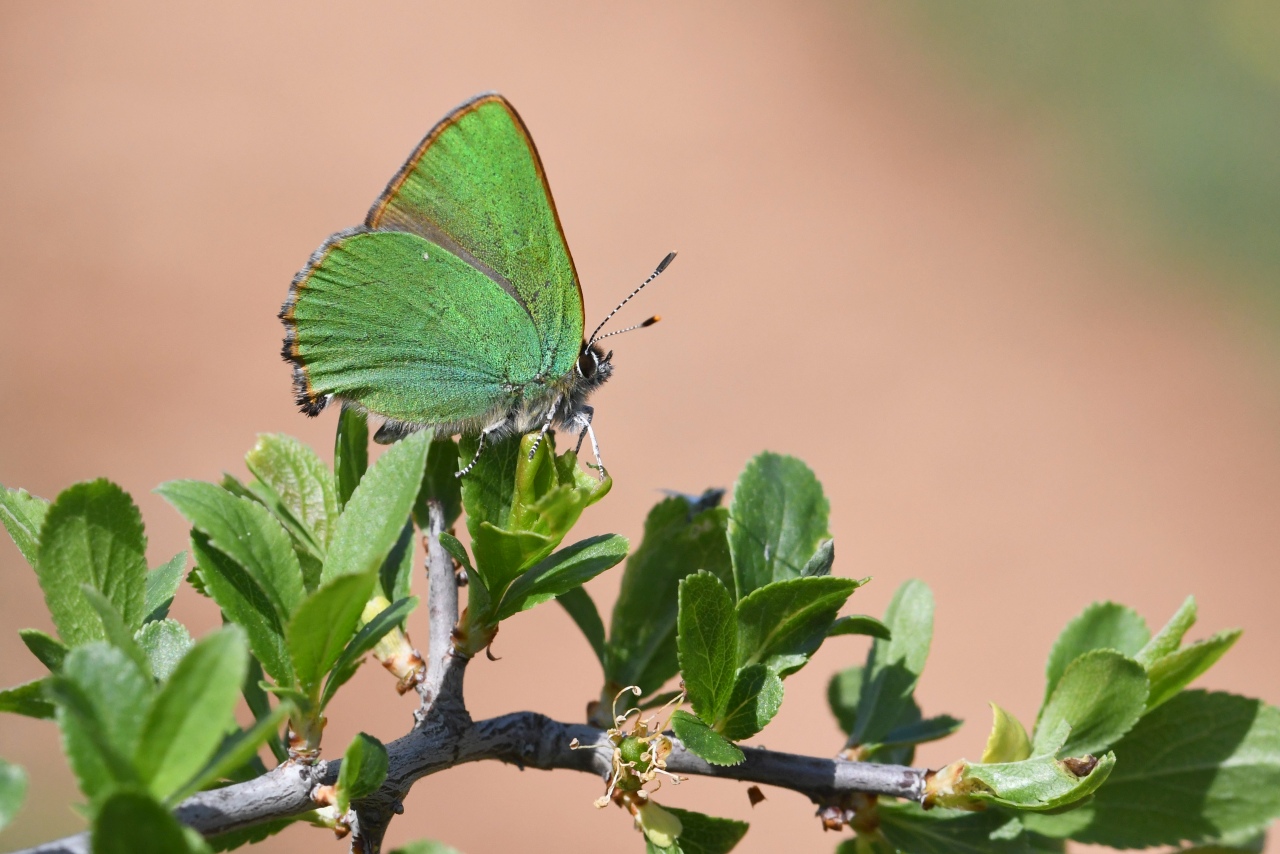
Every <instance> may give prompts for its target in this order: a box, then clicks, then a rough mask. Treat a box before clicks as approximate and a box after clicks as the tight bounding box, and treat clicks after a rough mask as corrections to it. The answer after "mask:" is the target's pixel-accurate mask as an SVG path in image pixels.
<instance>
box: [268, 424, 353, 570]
mask: <svg viewBox="0 0 1280 854" xmlns="http://www.w3.org/2000/svg"><path fill="white" fill-rule="evenodd" d="M244 462H245V465H246V466H247V467H248V469H249V471H250V472H252V473H253V476H254V477H256V478H257V479H258V480H259V481H260V482H261V483H262V484H263V485H265V486H266V487H267V488H268V489H270V491H271V495H272V497H273V498H275V499H276V500H277V502H278V507H271V505H270V504H269V505H268V506H269V507H271V509H272V510H273V511H274V512H277V515H283V516H285V517H286V519H287V520H288V521H287V522H285V527H286V528H288V529H289V530H290V531H291V532H295V530H296V533H297V534H299V535H301V536H302V537H304V538H306V539H308V540H309V545H310V546H312V548H313V549H314V550H315V551H316V553H317V555H318V556H319V557H321V558H323V557H324V554H325V550H326V549H327V547H328V545H329V540H330V538H331V537H332V535H333V526H334V524H335V523H336V522H337V519H338V513H339V512H340V506H339V504H338V492H337V486H336V485H335V484H334V479H333V474H332V473H331V472H330V471H329V467H328V466H327V465H325V464H324V461H323V460H321V459H320V457H319V456H317V455H316V452H315V451H313V450H311V448H309V447H307V446H306V445H304V444H302V443H301V442H299V441H298V440H297V439H295V438H293V437H292V436H286V435H284V434H283V433H264V434H262V435H260V436H258V441H257V443H256V444H255V445H254V446H253V448H252V450H250V451H249V453H248V454H246V455H245V458H244ZM273 503H275V502H273ZM281 521H285V520H284V519H282V520H281Z"/></svg>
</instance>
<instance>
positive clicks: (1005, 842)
mask: <svg viewBox="0 0 1280 854" xmlns="http://www.w3.org/2000/svg"><path fill="white" fill-rule="evenodd" d="M876 813H877V814H878V815H879V817H880V831H881V832H882V833H883V834H884V836H885V838H886V839H887V840H888V841H889V842H890V843H891V844H892V846H893V848H894V849H895V850H899V851H910V852H911V854H1060V852H1062V851H1063V846H1062V843H1061V842H1060V841H1058V840H1054V839H1046V838H1045V837H1043V836H1038V835H1036V834H1033V833H1028V832H1026V831H1022V832H1019V833H1017V834H1015V835H1013V836H1012V838H1008V837H1005V836H1003V835H1002V834H1003V833H1004V832H1005V828H1006V827H1007V826H1008V825H1009V817H1008V814H1007V813H1001V812H998V811H995V810H990V811H987V812H978V813H974V812H967V811H961V810H948V809H931V810H923V809H921V808H920V807H919V805H917V804H913V803H896V802H888V803H886V802H881V803H880V804H878V805H877V807H876ZM993 835H994V836H993Z"/></svg>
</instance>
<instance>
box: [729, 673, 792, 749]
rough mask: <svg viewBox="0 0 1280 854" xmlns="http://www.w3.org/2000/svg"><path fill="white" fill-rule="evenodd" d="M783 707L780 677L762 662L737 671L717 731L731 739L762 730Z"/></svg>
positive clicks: (745, 736) (737, 738)
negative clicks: (722, 718)
mask: <svg viewBox="0 0 1280 854" xmlns="http://www.w3.org/2000/svg"><path fill="white" fill-rule="evenodd" d="M781 707H782V678H781V677H780V676H778V674H777V673H775V672H773V671H772V670H770V669H769V668H768V667H765V666H764V665H763V664H751V665H748V666H746V667H744V668H742V669H741V670H739V671H738V677H737V680H736V681H735V682H734V684H733V693H732V694H731V695H729V705H728V708H726V709H725V713H724V724H723V725H722V726H721V727H720V728H719V731H720V734H721V735H723V736H724V737H725V738H727V739H729V740H731V741H741V740H742V739H744V738H750V737H751V736H753V735H755V734H756V733H758V732H760V730H762V729H764V728H765V726H766V725H767V724H768V723H769V721H771V720H773V716H774V715H776V714H777V713H778V709H779V708H781Z"/></svg>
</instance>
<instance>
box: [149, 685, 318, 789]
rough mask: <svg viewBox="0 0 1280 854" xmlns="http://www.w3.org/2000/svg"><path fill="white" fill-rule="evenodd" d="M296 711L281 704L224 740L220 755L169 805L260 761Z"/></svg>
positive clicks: (189, 781)
mask: <svg viewBox="0 0 1280 854" xmlns="http://www.w3.org/2000/svg"><path fill="white" fill-rule="evenodd" d="M295 711H296V709H294V707H293V704H292V703H289V702H284V703H281V704H280V705H279V706H276V707H275V708H274V709H273V710H271V711H270V712H269V713H268V714H267V715H266V716H264V717H262V718H259V719H258V720H256V721H254V724H253V726H251V727H249V729H247V730H240V731H239V732H236V733H235V734H234V735H230V736H227V737H226V738H224V739H222V743H221V744H219V745H218V749H217V751H216V752H215V753H214V754H213V756H212V757H211V758H210V759H209V761H208V762H206V763H205V764H204V767H202V768H200V770H199V771H197V772H196V773H195V776H194V777H192V778H191V779H190V780H187V781H186V783H185V784H184V785H183V786H182V787H181V788H178V789H176V790H174V791H173V793H172V794H170V795H169V796H168V797H167V798H166V801H167V802H168V803H170V804H177V803H181V802H182V801H184V800H186V799H187V798H188V797H190V796H191V795H193V794H195V793H196V792H199V791H201V790H203V789H204V788H206V787H207V786H210V785H212V784H213V783H215V782H217V781H218V780H224V779H227V778H229V777H230V776H231V775H232V774H234V773H235V772H236V771H237V770H239V769H241V768H243V767H244V766H245V765H247V764H249V763H251V762H253V761H254V760H256V759H257V758H258V748H259V747H261V746H262V745H263V744H265V743H266V742H267V741H268V740H270V739H272V738H276V737H278V734H279V732H280V727H282V726H284V724H285V722H286V721H287V720H288V719H289V716H290V715H291V714H293V713H294V712H295Z"/></svg>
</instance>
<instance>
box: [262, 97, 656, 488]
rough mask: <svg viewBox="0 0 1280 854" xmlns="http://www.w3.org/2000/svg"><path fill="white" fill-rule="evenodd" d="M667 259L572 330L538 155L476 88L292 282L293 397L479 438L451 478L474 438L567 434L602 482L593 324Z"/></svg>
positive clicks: (577, 318) (306, 407) (500, 103)
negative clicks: (585, 450)
mask: <svg viewBox="0 0 1280 854" xmlns="http://www.w3.org/2000/svg"><path fill="white" fill-rule="evenodd" d="M674 257H675V253H671V254H670V255H668V256H667V257H666V258H665V259H663V261H662V263H661V264H660V265H658V268H657V270H655V271H654V273H653V275H651V276H650V277H649V278H648V279H646V280H645V281H644V284H642V285H641V286H640V287H639V288H636V290H635V291H633V292H632V293H631V295H630V296H628V297H627V299H625V300H623V301H622V302H621V303H620V304H619V305H618V308H615V309H614V310H613V311H612V312H610V313H609V316H608V317H606V318H605V320H604V322H603V323H601V324H600V326H598V327H597V328H596V330H595V332H594V333H592V335H591V337H589V338H584V337H583V307H582V288H581V286H580V285H579V284H578V274H577V272H576V270H575V269H574V266H573V258H572V257H571V256H570V255H569V247H568V245H567V244H566V243H565V239H564V232H563V230H562V229H561V227H560V218H559V216H558V215H557V214H556V206H555V202H553V201H552V199H551V190H550V188H549V187H548V186H547V178H546V175H545V174H544V173H543V169H542V161H541V160H540V159H539V158H538V151H537V149H536V148H534V145H533V140H532V139H530V137H529V132H528V130H527V129H526V128H525V125H524V122H523V121H521V120H520V116H519V115H517V114H516V111H515V110H514V109H513V108H512V106H511V105H510V104H509V103H507V101H506V99H505V98H503V97H502V96H501V95H497V94H493V93H490V94H485V95H480V96H478V97H476V98H473V99H472V100H470V101H468V102H466V103H465V104H463V105H462V106H460V107H458V108H457V109H456V110H454V111H453V112H452V113H450V114H449V115H448V116H446V117H445V118H444V119H443V120H442V121H441V122H440V123H439V124H437V125H436V126H435V127H434V128H432V129H431V132H430V133H428V134H427V136H426V138H425V139H423V140H422V142H421V143H419V145H418V147H417V148H416V149H415V150H414V152H413V154H412V155H411V156H410V157H409V159H408V161H406V162H405V164H404V166H402V167H401V168H400V171H399V172H397V173H396V176H395V177H394V178H392V179H391V183H389V184H388V185H387V188H386V190H384V191H383V193H382V195H381V196H380V197H379V198H378V200H377V201H376V202H374V205H373V207H372V208H371V209H370V210H369V215H368V216H367V217H366V218H365V222H364V225H363V226H360V227H357V228H352V229H349V230H347V231H341V232H338V233H337V234H334V235H332V236H331V237H330V238H329V239H328V240H326V241H325V242H324V243H323V244H322V245H321V246H320V248H319V249H317V250H316V251H315V253H314V254H313V255H312V256H311V261H310V262H309V263H308V264H307V266H306V267H305V268H304V269H303V270H302V271H301V272H299V273H298V275H297V276H295V277H294V279H293V284H292V285H291V286H290V288H289V296H288V299H286V300H285V303H284V307H283V308H282V309H281V311H280V319H281V320H282V321H283V322H284V326H285V339H284V351H283V353H284V357H285V359H286V360H287V361H290V362H292V363H293V365H294V387H295V389H296V391H297V399H298V405H299V406H300V407H301V408H302V411H303V412H305V413H306V414H308V415H317V414H319V412H320V410H322V409H324V407H325V405H326V404H328V403H329V401H331V400H333V399H335V398H336V399H338V400H340V401H342V403H343V404H344V405H354V406H358V407H360V408H362V409H364V410H366V411H367V412H370V413H373V414H375V415H380V416H382V417H383V418H385V419H386V422H385V423H384V424H383V425H382V427H381V428H380V429H379V430H378V432H377V435H376V436H375V439H376V440H377V441H379V442H383V443H386V442H392V441H395V440H396V439H398V438H400V437H401V436H403V435H405V434H407V433H410V432H412V431H414V430H418V429H421V428H423V427H432V428H434V429H435V430H436V431H437V432H439V433H443V434H448V435H453V434H455V433H465V434H475V433H478V434H479V436H480V442H479V447H478V448H477V450H476V455H475V458H474V459H472V461H471V462H470V463H469V464H468V465H467V466H466V467H465V468H464V469H463V470H462V472H460V473H459V474H460V475H461V474H465V473H466V472H468V471H470V470H471V467H472V466H474V465H475V462H476V460H477V459H479V457H480V451H481V450H483V448H484V445H485V442H486V440H490V441H497V440H499V439H502V438H504V437H506V436H510V435H513V434H517V433H528V432H532V431H533V430H540V431H541V432H540V433H539V438H538V441H539V442H540V441H541V438H542V436H544V435H545V434H546V432H547V431H548V430H549V429H551V428H552V427H553V426H563V427H565V428H567V429H576V430H579V431H580V432H579V436H578V447H579V448H581V446H582V439H583V437H584V436H588V435H589V436H590V437H591V446H592V450H593V451H594V453H595V457H596V463H597V465H598V466H599V468H600V472H601V476H602V477H603V473H604V467H603V465H602V464H601V463H600V448H599V445H598V443H597V442H596V437H595V432H594V431H593V430H592V429H591V417H592V414H593V411H594V410H593V409H592V408H591V407H590V406H589V405H587V402H586V401H587V398H588V397H589V396H590V395H591V393H592V392H593V391H595V390H596V389H597V388H599V387H600V386H601V385H602V384H603V383H604V382H605V381H606V380H608V379H609V377H610V376H611V375H612V373H613V364H612V361H611V357H612V356H613V353H612V351H610V352H607V353H606V352H605V351H604V349H603V348H602V347H601V346H600V344H599V341H600V340H601V339H602V338H607V337H609V336H608V335H604V336H600V330H601V329H603V328H604V325H605V323H608V321H609V319H610V318H612V317H613V315H614V314H616V313H617V311H618V309H619V308H622V306H623V305H625V304H626V303H627V301H629V300H630V299H631V297H633V296H635V295H636V294H637V293H639V292H640V290H641V289H642V288H643V287H644V286H645V285H647V284H648V283H649V282H651V281H653V279H654V278H656V277H657V276H658V274H659V273H661V272H662V271H663V270H664V269H666V266H667V265H668V264H669V263H671V260H672V259H673V258H674ZM657 319H658V318H657V317H656V316H655V317H652V318H650V319H648V320H646V321H645V322H644V323H641V324H637V325H636V326H634V327H631V328H632V329H634V328H639V327H641V326H648V325H650V324H652V323H654V322H656V321H657ZM626 331H628V330H626V329H623V330H619V332H613V333H610V334H611V335H617V334H619V333H620V332H626ZM536 447H537V445H536V444H535V446H534V448H535V450H536Z"/></svg>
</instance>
